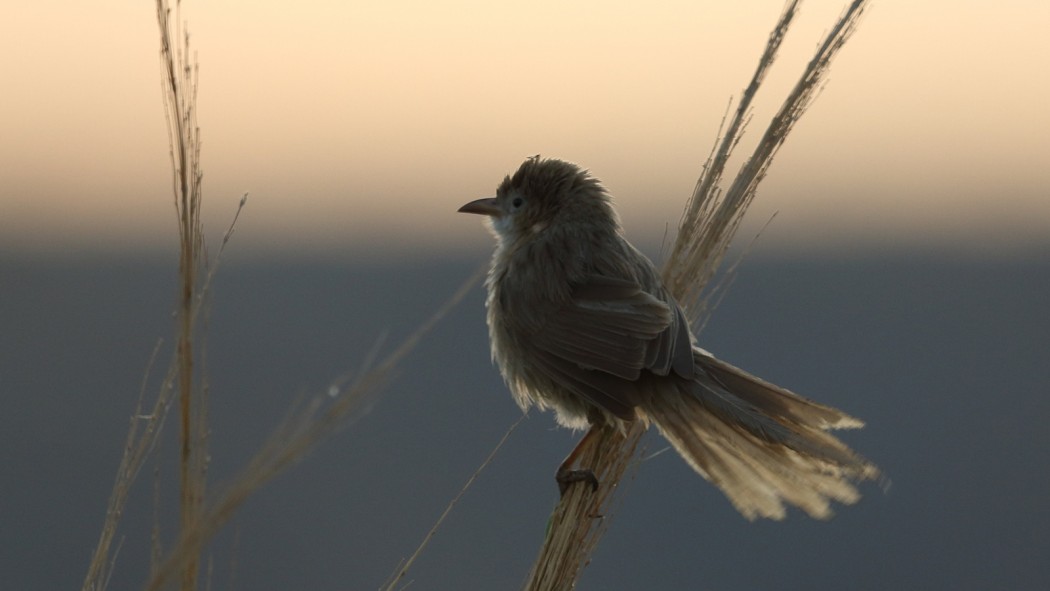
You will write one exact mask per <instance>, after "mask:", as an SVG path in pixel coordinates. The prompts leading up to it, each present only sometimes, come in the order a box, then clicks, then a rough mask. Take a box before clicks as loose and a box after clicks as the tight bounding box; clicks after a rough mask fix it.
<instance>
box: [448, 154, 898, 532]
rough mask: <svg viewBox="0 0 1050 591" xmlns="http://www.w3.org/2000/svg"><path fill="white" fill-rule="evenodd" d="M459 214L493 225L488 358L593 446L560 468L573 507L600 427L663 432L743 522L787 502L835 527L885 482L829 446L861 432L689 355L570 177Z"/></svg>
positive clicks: (777, 511)
mask: <svg viewBox="0 0 1050 591" xmlns="http://www.w3.org/2000/svg"><path fill="white" fill-rule="evenodd" d="M459 211H460V212H465V213H475V214H482V215H485V216H488V221H489V226H490V228H491V230H492V233H493V234H494V235H495V237H496V241H497V245H496V251H495V254H494V255H493V257H492V267H491V269H490V271H489V274H488V279H487V282H486V286H487V289H488V298H487V303H486V306H487V308H488V327H489V337H490V339H491V344H492V357H493V359H494V361H495V362H496V363H497V364H498V365H499V368H500V371H501V372H502V374H503V377H504V379H505V380H506V382H507V385H508V386H509V388H510V390H511V392H512V393H513V395H514V399H515V400H516V401H517V403H518V404H519V405H520V406H521V407H522V409H523V410H525V409H528V408H529V407H530V406H537V407H539V408H540V409H553V410H554V412H555V413H556V417H557V421H558V422H559V423H560V424H562V425H564V426H567V427H571V428H577V429H579V428H585V427H589V428H590V431H588V433H587V435H585V436H584V438H583V439H582V440H581V441H580V443H579V445H577V447H576V449H575V450H573V452H572V453H570V454H569V456H568V457H567V458H566V460H565V461H564V462H563V463H562V465H561V466H560V467H559V469H558V473H557V476H556V477H557V480H558V483H559V485H560V486H561V489H562V493H563V494H564V492H565V490H566V488H567V487H568V486H570V485H571V484H572V483H574V482H581V481H584V482H588V483H590V484H591V485H592V486H594V487H597V484H598V483H597V480H596V479H595V477H594V475H593V473H592V472H590V471H589V470H587V469H586V468H583V469H573V464H574V463H575V461H576V458H577V456H578V455H579V451H580V450H581V449H583V446H584V445H585V444H586V443H587V441H588V440H589V439H590V437H591V436H592V435H593V434H595V433H596V432H597V430H598V429H599V428H600V427H602V426H605V425H613V426H617V427H620V428H623V427H624V426H625V425H626V424H627V423H629V422H631V421H636V420H641V421H645V423H646V424H653V425H656V428H657V429H658V430H659V431H660V433H661V434H663V436H664V437H665V438H667V440H668V441H670V442H671V444H672V445H673V446H674V448H675V449H676V450H677V451H678V453H679V454H681V456H682V457H683V458H685V460H686V461H687V462H688V463H689V465H690V466H692V467H693V469H694V470H696V471H697V472H698V473H700V474H701V475H702V476H703V477H704V478H706V479H708V480H710V481H711V482H712V483H714V484H715V485H716V486H718V487H719V488H720V489H721V490H722V492H724V493H725V495H726V496H727V497H728V498H729V501H730V502H731V503H732V504H733V506H734V507H736V508H737V510H739V511H740V512H741V513H742V514H743V515H744V516H745V517H747V518H748V519H754V518H756V517H768V518H772V519H781V518H783V517H784V515H785V507H784V505H785V503H787V504H790V505H794V506H797V507H799V508H801V509H802V510H803V511H805V512H806V513H808V514H809V515H811V516H813V517H817V518H826V517H828V516H830V515H831V509H830V506H829V505H830V501H831V500H835V501H839V502H842V503H853V502H855V501H856V500H857V499H858V498H859V494H858V492H857V489H856V488H855V486H854V485H853V481H855V480H862V479H866V478H872V477H874V476H876V475H877V474H878V470H877V468H876V467H875V466H874V465H872V464H871V463H869V462H868V461H866V460H865V459H863V458H861V457H860V456H858V455H857V454H856V453H854V452H853V451H852V450H850V449H849V448H848V447H847V446H846V445H845V444H844V443H842V442H841V441H840V440H839V439H837V438H836V437H834V436H833V435H831V434H829V433H828V430H829V429H837V428H849V427H861V426H862V425H863V423H861V422H860V421H858V420H857V419H854V418H852V417H850V416H848V415H846V414H845V413H843V412H841V411H839V410H836V409H834V408H831V407H828V406H823V405H821V404H817V403H815V402H812V401H810V400H807V399H805V398H803V397H801V396H798V395H797V394H794V393H792V392H789V391H788V390H785V389H783V388H780V387H777V386H775V385H773V384H770V383H768V382H765V381H763V380H761V379H759V378H756V377H754V376H752V375H750V374H748V373H747V372H744V371H742V370H740V369H738V368H736V367H733V366H732V365H730V364H728V363H726V362H724V361H721V360H719V359H716V358H715V357H714V356H712V355H711V354H710V353H708V352H707V351H705V350H703V349H701V348H699V347H697V346H696V345H695V344H694V338H693V335H692V332H691V331H690V328H689V323H688V322H687V320H686V318H685V315H684V314H683V313H682V309H681V308H680V307H679V306H678V304H677V302H675V300H674V298H673V297H672V296H671V294H670V293H668V291H667V289H666V288H665V287H664V285H663V284H662V282H661V280H660V275H659V273H658V272H657V270H656V268H655V267H654V266H653V264H652V262H651V261H650V260H649V259H648V258H646V257H645V255H643V254H641V253H640V252H639V251H638V250H636V249H635V248H634V247H633V246H631V244H630V243H629V242H627V240H626V239H625V238H624V237H623V232H622V229H621V227H620V223H619V220H618V218H617V215H616V212H615V211H614V210H613V207H612V203H611V200H610V197H609V194H608V193H607V192H606V191H605V189H604V188H603V187H602V185H601V184H600V183H599V182H598V180H597V179H595V178H594V177H592V176H591V175H590V174H589V173H588V172H587V171H585V170H582V169H581V168H579V167H578V166H576V165H575V164H571V163H569V162H564V161H561V160H555V159H541V158H540V157H538V156H536V157H532V158H529V159H528V160H526V161H525V162H524V163H523V164H522V165H521V167H520V168H519V169H518V170H517V172H515V173H514V174H513V175H512V176H507V177H506V178H504V180H503V182H502V183H501V184H500V186H499V188H498V189H497V190H496V196H495V197H492V198H485V199H478V200H476V201H472V202H470V203H467V204H466V205H464V206H463V207H461V208H460V209H459Z"/></svg>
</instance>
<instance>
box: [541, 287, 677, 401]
mask: <svg viewBox="0 0 1050 591" xmlns="http://www.w3.org/2000/svg"><path fill="white" fill-rule="evenodd" d="M663 295H664V294H662V293H661V294H657V295H653V294H651V293H648V292H647V291H646V290H645V289H643V288H642V286H641V285H639V284H638V283H637V282H635V281H632V280H628V279H621V278H614V277H607V276H601V275H591V276H589V277H587V279H586V280H585V281H583V282H581V283H580V284H578V285H576V286H575V287H574V289H573V290H572V295H571V298H570V299H569V300H568V301H567V302H566V303H565V304H564V305H562V306H560V307H559V308H558V309H556V310H554V311H553V312H552V313H551V314H550V315H549V316H548V317H547V318H546V319H544V320H543V321H542V322H541V323H540V325H539V327H538V328H539V329H538V330H537V331H536V332H535V333H534V334H533V335H532V337H531V338H530V344H531V345H532V346H533V347H535V351H536V352H537V353H538V355H536V358H537V360H538V361H539V362H540V363H542V364H543V365H544V366H545V368H546V369H547V370H548V375H552V376H554V377H555V379H556V380H557V381H558V382H559V383H561V384H562V385H563V386H565V387H566V388H569V389H571V390H573V391H575V392H577V393H579V394H580V395H582V396H584V397H585V398H588V399H589V400H591V402H593V403H595V404H597V405H599V406H602V407H604V408H605V409H606V410H608V411H610V412H612V413H613V414H616V415H617V416H630V415H632V414H633V411H632V410H631V409H632V408H633V407H634V405H635V404H637V402H636V394H635V392H636V388H635V384H634V382H635V381H636V380H637V379H638V378H639V377H640V376H641V373H642V371H643V370H648V371H651V372H653V373H655V374H658V375H667V374H668V373H670V372H671V371H674V372H675V373H678V374H679V375H681V376H683V377H691V376H692V372H693V354H692V343H691V341H690V336H689V327H688V323H687V321H686V320H685V317H684V316H683V314H682V312H681V310H680V309H679V308H678V306H677V305H676V304H675V303H674V301H673V300H670V298H667V299H664V298H661V297H658V296H663ZM665 297H666V296H665Z"/></svg>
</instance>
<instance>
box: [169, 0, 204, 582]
mask: <svg viewBox="0 0 1050 591" xmlns="http://www.w3.org/2000/svg"><path fill="white" fill-rule="evenodd" d="M180 8H181V1H179V0H176V3H175V15H174V19H175V22H174V23H172V10H171V7H170V5H169V4H168V2H167V0H157V24H158V26H159V27H160V43H161V65H162V67H163V69H164V76H163V91H164V92H163V96H164V105H165V107H166V108H165V115H166V119H167V123H168V144H169V147H170V155H171V166H172V184H173V193H174V196H175V210H176V213H177V214H178V223H179V245H180V248H179V299H178V305H177V308H176V310H177V315H178V321H177V322H178V328H177V333H178V343H177V347H176V359H177V360H176V365H177V367H178V370H177V378H178V400H179V426H180V429H179V440H180V445H179V481H180V496H179V510H180V519H179V523H180V527H181V528H183V529H185V528H186V527H188V526H189V524H191V523H193V522H194V520H195V519H196V516H197V513H198V511H199V510H200V506H201V503H202V501H203V498H204V491H205V482H206V476H207V465H206V464H207V460H206V458H207V455H208V454H207V420H206V414H207V406H206V404H205V402H206V399H205V393H204V391H203V389H201V388H199V387H198V386H197V380H196V376H195V370H194V364H195V351H194V340H195V338H194V337H195V334H194V333H195V331H196V327H197V311H198V309H199V307H198V305H197V303H198V301H199V296H200V293H199V285H198V277H199V276H200V274H201V273H202V260H203V258H204V257H203V256H202V255H203V250H204V232H203V227H202V223H201V209H200V205H201V179H202V173H201V169H200V150H201V142H200V127H199V126H198V125H197V111H196V101H197V67H196V64H192V65H191V63H190V61H189V59H190V57H189V54H190V51H189V49H190V40H189V34H188V33H184V32H183V30H182V26H181V18H180V14H179V9H180ZM197 570H198V566H197V560H196V559H194V560H192V561H190V562H188V563H187V564H186V568H185V570H184V571H183V578H182V589H183V591H192V590H193V589H196V587H197Z"/></svg>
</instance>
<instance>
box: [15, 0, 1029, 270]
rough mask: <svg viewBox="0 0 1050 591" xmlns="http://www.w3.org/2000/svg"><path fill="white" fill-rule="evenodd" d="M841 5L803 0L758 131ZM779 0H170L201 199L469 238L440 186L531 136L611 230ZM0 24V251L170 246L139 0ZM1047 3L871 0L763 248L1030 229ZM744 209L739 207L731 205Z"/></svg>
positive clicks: (726, 96) (255, 229)
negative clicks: (192, 54) (598, 194)
mask: <svg viewBox="0 0 1050 591" xmlns="http://www.w3.org/2000/svg"><path fill="white" fill-rule="evenodd" d="M843 6H844V2H832V1H816V0H814V1H811V2H807V3H804V4H803V8H802V12H801V15H800V17H799V19H798V21H797V22H796V24H795V26H794V27H793V29H792V31H791V32H790V33H789V36H788V38H787V40H786V42H785V45H784V48H783V50H782V52H781V56H780V58H779V61H778V63H777V65H776V66H775V67H774V69H773V71H772V73H771V75H770V76H769V79H768V82H767V85H766V87H765V91H764V92H762V93H760V94H759V96H758V98H757V101H756V108H755V111H754V119H753V120H752V123H751V133H750V134H749V136H748V137H747V138H745V141H744V142H743V143H742V144H741V146H740V147H739V149H738V151H737V159H736V163H735V164H734V163H731V164H730V167H729V171H730V172H732V171H734V170H735V169H736V167H738V166H739V161H740V160H741V155H743V154H745V153H747V152H749V151H750V149H751V147H752V144H751V143H750V142H748V141H747V140H748V139H751V140H752V141H753V140H754V139H755V138H757V137H758V136H759V135H760V132H761V130H762V129H763V128H764V126H765V124H766V122H767V121H768V120H769V117H770V115H771V114H772V113H773V112H774V111H775V110H776V108H777V107H778V106H779V104H780V101H781V99H782V97H783V96H784V95H785V93H786V91H787V89H788V88H789V87H790V86H791V85H792V84H793V83H794V80H795V79H796V77H797V76H798V74H799V73H800V72H801V70H802V68H803V66H804V64H805V62H806V61H807V60H808V59H809V57H810V54H811V52H812V49H813V48H814V47H815V45H816V43H817V42H818V41H819V39H820V38H821V36H822V35H823V33H824V31H825V30H826V29H827V28H829V27H830V26H831V24H832V23H833V22H834V19H835V18H836V17H837V16H838V14H839V12H840V10H841V9H842V7H843ZM781 9H782V3H781V2H780V1H779V0H776V1H763V2H749V3H737V4H734V3H725V2H657V3H645V4H639V3H637V2H580V3H573V4H572V5H571V6H564V5H562V4H561V3H555V2H535V3H530V5H529V8H528V10H521V9H520V8H517V7H514V6H509V5H506V6H505V5H503V4H500V3H485V2H441V3H426V2H406V3H378V2H376V3H371V2H367V3H366V2H353V3H345V2H329V1H317V2H312V3H308V4H299V5H295V7H294V8H291V7H290V5H288V4H287V3H283V2H257V3H251V4H250V5H249V4H244V3H231V2H208V3H198V2H189V3H187V5H186V6H185V10H184V11H183V14H182V17H183V19H185V20H187V21H188V23H189V31H190V33H191V42H192V46H193V48H194V50H195V51H196V52H197V55H198V58H199V63H200V89H199V100H198V108H199V122H200V125H201V128H202V137H203V140H204V145H203V146H204V147H203V158H202V159H203V169H204V174H205V177H204V195H205V212H206V218H205V223H206V225H207V227H208V228H209V231H208V233H209V236H211V239H212V240H213V241H217V240H218V238H219V237H220V236H221V234H222V230H223V229H224V228H225V226H226V225H227V224H228V222H229V220H230V219H231V218H232V216H233V212H234V210H235V209H236V204H237V201H238V200H239V199H240V196H241V195H242V194H243V193H245V192H249V193H250V197H249V203H248V206H247V209H246V211H245V212H244V214H243V216H242V219H241V221H240V222H239V223H238V228H237V232H238V238H237V241H238V242H237V247H238V248H241V249H244V250H246V251H250V252H264V253H271V254H274V253H287V254H296V253H302V252H305V253H308V254H315V255H319V254H325V255H334V256H344V255H350V256H353V255H354V254H360V253H361V252H363V251H364V250H366V249H367V250H369V251H375V250H376V249H378V250H379V251H384V250H385V251H388V252H394V253H402V252H418V251H427V252H431V251H433V249H441V248H450V249H474V248H480V247H482V245H485V244H487V241H488V237H487V236H485V233H484V232H483V231H481V230H479V229H478V228H477V224H478V220H477V219H476V218H472V217H470V216H457V215H455V214H454V212H455V210H456V208H457V207H458V206H459V205H460V204H462V203H464V202H466V201H468V200H471V199H474V198H476V197H479V196H484V195H487V194H489V193H491V192H492V191H493V190H494V188H495V186H496V184H497V183H498V182H499V180H500V179H501V178H502V176H503V175H504V174H506V173H508V172H511V171H513V169H514V168H516V167H517V165H518V164H519V163H520V161H521V160H522V159H523V158H525V157H526V156H529V155H532V154H537V153H539V154H543V155H545V156H557V157H561V158H564V159H567V160H572V161H575V162H578V163H580V164H581V165H583V166H584V167H586V168H589V169H591V170H592V172H593V173H594V174H595V175H596V176H598V177H599V178H600V179H602V180H603V181H604V182H605V184H606V186H607V188H609V190H610V191H611V192H612V193H613V195H614V196H615V197H616V200H617V204H618V207H619V209H620V211H621V215H622V217H623V219H624V222H625V226H626V228H627V231H628V235H629V237H631V238H632V239H634V240H636V241H640V242H645V241H647V240H648V241H651V242H652V243H658V242H659V240H660V238H661V236H662V235H663V233H664V229H665V227H667V225H668V224H670V226H671V227H672V228H673V226H674V224H675V223H676V222H677V219H678V216H679V214H680V212H681V209H682V206H683V203H684V200H685V198H686V197H687V196H688V194H689V193H690V191H691V190H692V186H693V183H694V182H695V179H696V176H697V174H698V172H699V170H700V166H701V164H702V163H703V161H704V159H705V158H706V157H707V154H708V152H709V151H710V148H711V146H712V144H713V142H714V140H715V137H716V135H717V129H718V124H719V121H720V119H721V117H722V115H723V113H724V112H725V110H726V106H727V104H728V101H729V100H730V98H731V97H737V96H739V93H740V89H741V88H742V87H743V86H744V84H745V83H746V81H747V79H748V77H749V76H750V75H751V72H752V70H753V68H754V65H755V63H756V60H757V58H758V55H759V53H760V52H761V50H762V48H763V46H764V43H765V40H766V36H767V35H768V32H769V30H770V28H771V27H772V25H773V23H774V21H775V20H776V18H777V16H778V15H779V13H780V11H781ZM12 22H16V23H18V26H16V27H12V30H10V31H9V32H8V34H6V35H5V36H4V38H3V39H2V40H0V55H3V56H4V57H3V58H0V77H2V79H3V80H4V81H5V87H6V90H5V92H3V93H0V125H2V129H3V130H4V133H3V137H2V138H0V161H2V162H3V163H4V164H3V167H2V170H0V211H2V212H3V214H2V216H0V249H2V250H3V251H6V252H14V253H44V254H52V255H54V254H58V253H68V252H70V251H83V250H87V251H99V252H127V251H129V250H133V251H140V250H147V251H148V250H152V249H157V250H160V251H162V252H170V250H169V249H170V246H171V244H173V242H174V240H175V231H174V230H175V223H174V222H175V216H174V208H173V206H172V196H171V178H170V169H169V162H168V148H167V138H166V135H165V129H164V116H163V110H162V104H161V99H160V70H159V64H158V45H159V42H158V35H157V25H156V20H155V15H154V7H153V4H152V3H151V2H146V1H144V0H140V1H136V2H130V1H111V2H106V3H101V4H99V3H93V4H92V5H90V6H88V5H84V4H82V3H77V2H69V1H63V2H52V3H20V4H19V5H18V6H17V7H16V8H14V14H13V18H12ZM1048 26H1050V6H1048V5H1047V4H1046V3H1045V2H1040V1H1036V0H1011V1H1007V2H999V3H995V4H994V6H993V5H992V3H988V2H973V1H964V2H941V1H928V2H923V3H904V2H893V1H882V2H876V3H874V5H873V6H872V7H871V9H870V10H869V12H868V13H867V14H866V15H865V17H864V18H863V20H862V22H861V26H860V28H859V31H858V33H857V34H856V35H855V36H854V38H853V39H852V40H851V41H850V42H849V44H848V45H847V46H846V48H845V49H844V50H843V51H842V53H841V54H840V56H839V58H838V59H837V60H836V62H835V63H834V65H833V67H832V72H831V76H830V83H829V84H828V86H827V87H826V88H825V90H824V92H823V93H822V95H821V96H820V97H819V98H818V100H817V101H816V103H815V104H814V105H813V107H812V108H811V110H810V112H809V113H808V114H807V115H806V116H805V117H804V118H803V119H802V121H801V123H800V124H799V125H798V126H797V127H796V129H795V131H794V132H793V134H792V136H791V137H789V138H788V141H787V143H786V144H785V146H784V148H783V149H782V150H781V152H780V154H779V155H778V157H777V159H776V160H775V162H774V164H773V167H772V169H771V173H770V175H769V177H768V178H767V179H766V181H765V182H764V184H763V185H762V186H761V188H760V190H759V197H758V199H757V201H756V203H755V205H754V207H753V208H752V212H751V214H750V223H751V226H752V228H751V229H752V230H753V229H757V228H758V227H759V226H761V225H762V224H763V223H764V222H765V221H766V220H768V219H769V218H770V216H772V215H773V213H774V212H778V213H777V217H776V219H775V221H774V223H773V224H772V225H771V226H770V227H769V228H768V229H767V230H766V231H765V234H764V236H763V238H762V242H761V243H760V247H759V248H760V250H765V251H769V252H774V253H775V252H793V251H801V252H807V253H820V252H828V251H834V252H841V251H842V250H843V249H845V250H850V249H861V250H866V249H875V250H879V251H881V250H898V251H899V250H901V249H905V250H910V249H919V250H923V249H933V250H937V251H947V252H963V253H966V254H967V255H972V254H982V253H983V254H1001V253H1005V254H1016V253H1031V252H1046V245H1047V243H1048V240H1047V236H1048V235H1050V199H1048V193H1050V190H1048V188H1050V166H1047V165H1046V161H1047V156H1048V154H1050V134H1048V133H1047V132H1048V131H1050V110H1048V109H1047V108H1046V105H1047V104H1050V85H1048V83H1047V79H1046V76H1045V74H1043V73H1042V72H1044V71H1045V69H1046V67H1047V66H1048V65H1050V40H1048V39H1047V38H1046V35H1045V34H1044V32H1045V30H1046V29H1047V27H1048ZM745 231H747V232H750V231H751V230H749V229H745Z"/></svg>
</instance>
